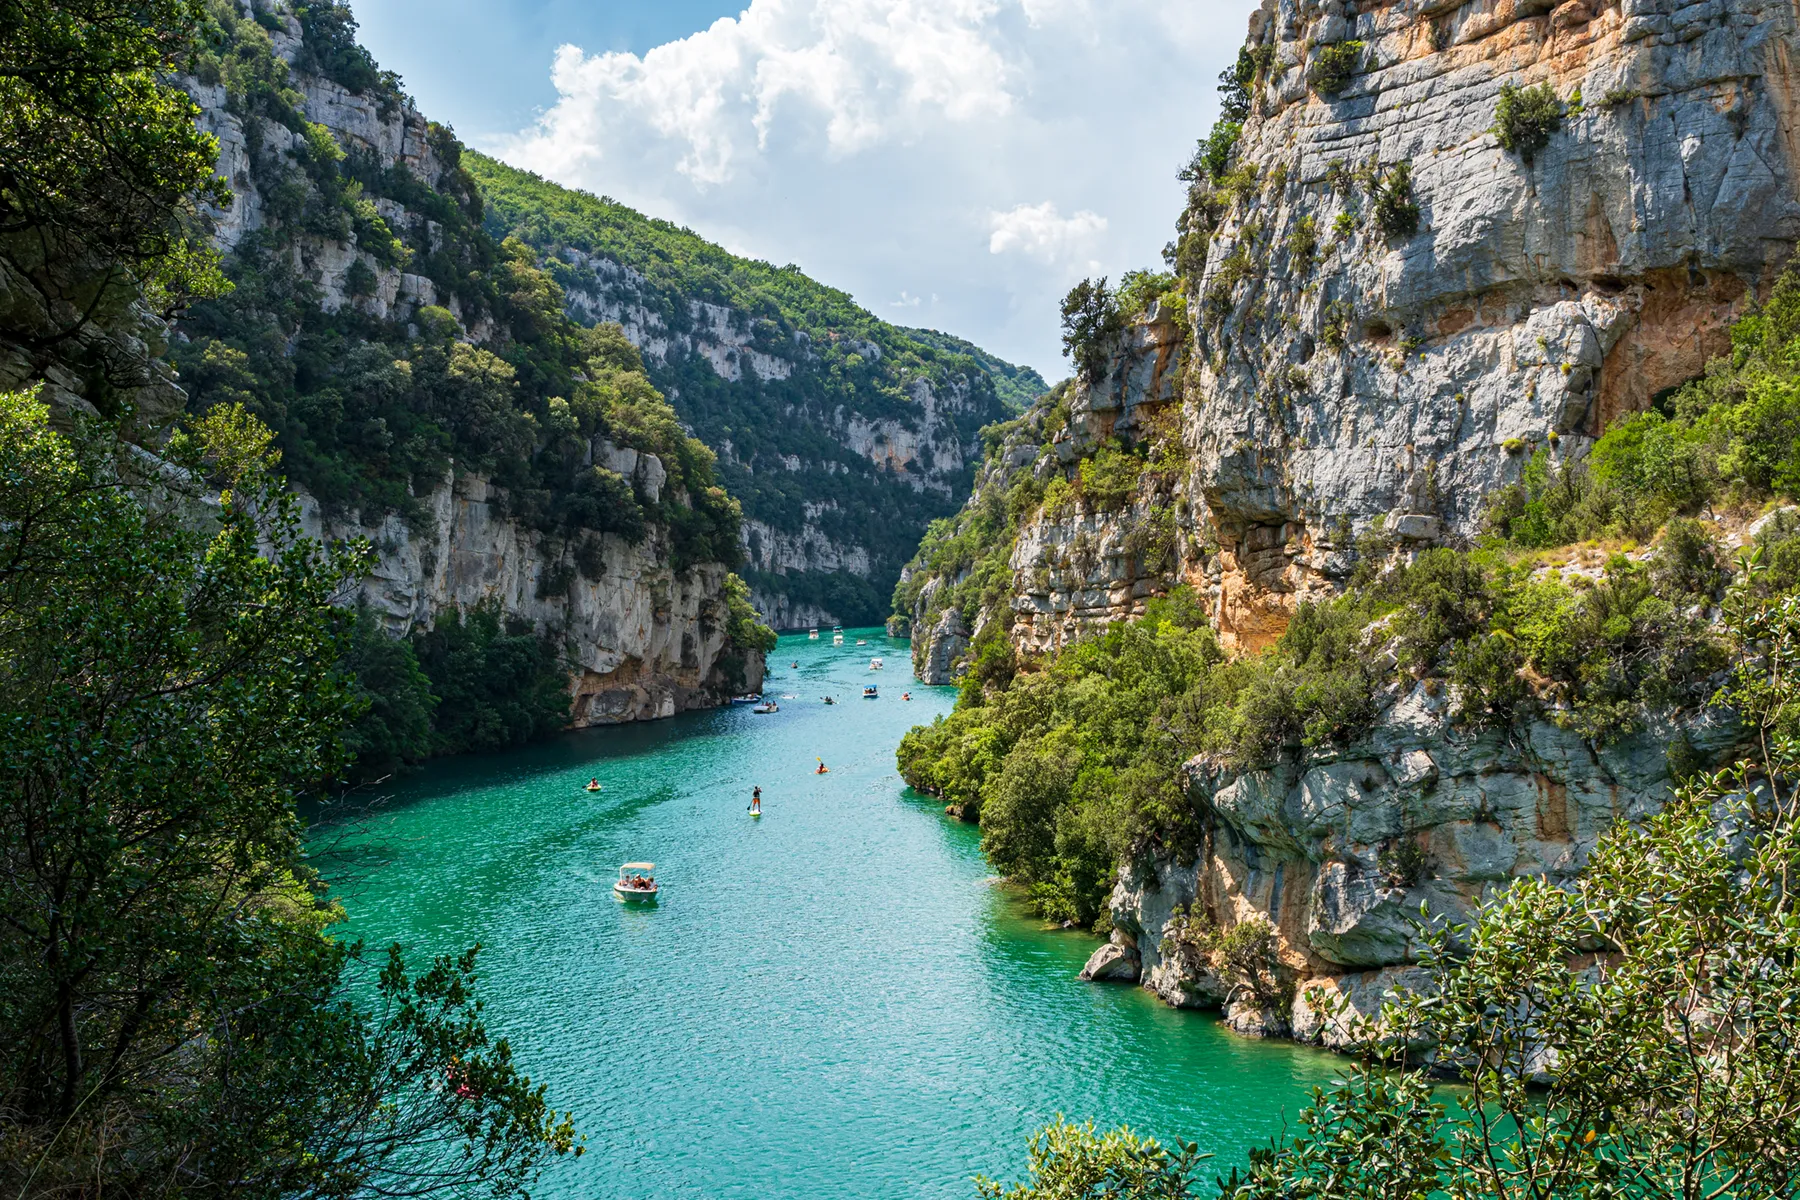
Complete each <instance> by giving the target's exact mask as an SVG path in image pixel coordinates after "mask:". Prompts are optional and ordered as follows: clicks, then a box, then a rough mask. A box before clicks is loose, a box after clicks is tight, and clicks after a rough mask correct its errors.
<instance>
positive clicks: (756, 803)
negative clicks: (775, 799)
mask: <svg viewBox="0 0 1800 1200" xmlns="http://www.w3.org/2000/svg"><path fill="white" fill-rule="evenodd" d="M750 811H751V812H753V813H761V812H762V789H761V788H759V787H753V788H751V789H750Z"/></svg>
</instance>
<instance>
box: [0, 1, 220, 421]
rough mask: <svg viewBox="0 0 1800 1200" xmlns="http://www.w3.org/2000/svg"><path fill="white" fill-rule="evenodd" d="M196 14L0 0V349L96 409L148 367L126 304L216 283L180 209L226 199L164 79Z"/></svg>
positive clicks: (166, 299) (147, 333)
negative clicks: (56, 373) (73, 389)
mask: <svg viewBox="0 0 1800 1200" xmlns="http://www.w3.org/2000/svg"><path fill="white" fill-rule="evenodd" d="M199 15H200V8H199V5H198V4H197V3H196V2H195V0H150V2H147V3H122V2H118V0H85V2H83V3H76V4H56V5H51V4H44V3H39V2H37V0H0V276H3V277H4V279H5V280H6V283H5V287H6V294H7V296H8V301H7V304H6V308H5V312H4V314H0V346H4V347H6V348H7V349H9V350H10V351H12V352H13V353H15V354H16V355H17V356H18V359H19V360H20V361H21V362H24V363H29V364H31V369H32V370H34V371H39V370H42V369H43V367H44V366H45V365H46V364H48V363H50V362H56V363H57V365H58V366H60V367H61V368H62V369H63V370H64V371H66V372H69V373H71V374H72V375H74V376H76V377H78V378H80V379H81V380H82V381H83V382H84V385H85V390H86V392H87V393H88V399H89V400H90V401H92V402H93V403H95V404H96V405H97V406H98V407H99V408H100V409H101V410H102V411H103V412H105V413H108V414H112V415H117V414H119V413H120V412H122V411H123V409H124V407H125V406H126V405H127V404H128V403H129V399H128V397H129V394H130V390H131V388H132V387H134V386H141V385H144V384H147V383H149V382H151V381H152V380H153V379H155V378H156V375H157V369H156V365H155V364H154V361H153V359H152V357H151V355H150V354H148V353H146V347H145V345H144V344H143V343H144V342H146V341H147V342H150V343H154V342H155V341H156V334H155V331H154V330H153V329H151V328H150V327H148V326H143V325H142V322H141V321H140V319H139V317H138V315H137V314H136V313H134V312H133V308H134V306H136V305H139V304H140V303H147V304H148V306H149V307H151V308H154V309H156V310H159V311H160V312H162V313H165V314H167V313H173V312H176V311H178V310H179V309H180V308H181V307H182V306H183V305H184V304H185V303H187V301H188V300H189V299H190V298H192V297H194V296H203V295H210V294H215V293H217V292H218V291H220V290H221V289H222V288H223V286H224V281H223V279H222V278H221V277H220V276H219V274H218V269H217V257H216V255H214V254H213V253H212V251H211V249H210V247H209V246H208V245H207V244H206V241H205V238H204V237H203V236H202V234H201V231H200V229H199V227H198V224H197V222H196V220H195V218H196V214H197V209H198V205H199V204H201V203H213V204H225V203H228V202H229V200H230V190H229V189H228V188H227V187H226V186H225V184H224V182H223V181H222V180H218V179H215V178H214V175H213V164H214V162H215V161H216V160H217V157H218V144H217V142H216V141H215V140H214V139H213V137H212V136H211V135H209V134H206V133H202V132H201V131H200V130H199V129H197V128H196V127H195V124H194V118H195V116H196V112H197V110H196V108H195V106H194V104H193V102H192V101H191V100H189V99H188V98H187V96H186V95H185V94H184V93H182V92H181V91H180V90H178V89H176V88H174V87H172V86H170V85H169V84H168V83H167V82H166V79H167V76H168V75H169V74H170V73H171V72H174V71H179V70H181V69H183V68H184V67H185V66H187V65H188V64H189V63H190V62H191V61H192V59H193V57H194V55H195V53H196V51H197V49H198V39H197V38H196V36H195V35H196V32H197V24H198V19H199ZM96 333H99V334H101V335H102V336H93V335H94V334H96ZM114 334H117V335H122V336H112V335H114ZM140 338H141V339H143V340H142V341H140Z"/></svg>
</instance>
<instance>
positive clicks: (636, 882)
mask: <svg viewBox="0 0 1800 1200" xmlns="http://www.w3.org/2000/svg"><path fill="white" fill-rule="evenodd" d="M655 870H656V864H655V863H647V862H628V863H626V864H625V865H624V866H622V867H620V868H619V878H618V881H617V882H616V883H614V884H613V894H614V895H615V896H617V897H619V899H621V900H654V899H656V890H657V889H656V876H655V875H653V874H652V872H653V871H655Z"/></svg>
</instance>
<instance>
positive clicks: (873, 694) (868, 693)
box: [863, 683, 881, 700]
mask: <svg viewBox="0 0 1800 1200" xmlns="http://www.w3.org/2000/svg"><path fill="white" fill-rule="evenodd" d="M880 695H881V693H879V692H877V691H876V690H875V685H874V684H872V683H871V684H870V685H869V686H868V687H866V688H864V689H863V699H864V700H875V699H878V698H879V697H880Z"/></svg>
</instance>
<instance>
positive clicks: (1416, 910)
mask: <svg viewBox="0 0 1800 1200" xmlns="http://www.w3.org/2000/svg"><path fill="white" fill-rule="evenodd" d="M1409 688H1410V690H1406V691H1401V690H1400V685H1398V684H1396V685H1393V687H1392V688H1390V689H1389V693H1390V694H1386V695H1384V696H1383V698H1382V702H1383V704H1384V711H1383V714H1382V716H1381V718H1380V719H1379V720H1378V721H1377V723H1376V724H1375V726H1374V727H1373V728H1372V729H1371V730H1370V732H1369V733H1368V734H1366V735H1365V736H1363V737H1361V738H1359V739H1357V740H1356V741H1354V742H1352V743H1350V744H1349V745H1347V746H1344V747H1341V748H1334V749H1332V750H1331V751H1329V752H1317V753H1312V754H1302V753H1300V752H1298V751H1292V752H1288V753H1286V754H1284V755H1283V756H1282V757H1281V758H1280V759H1278V760H1277V761H1276V762H1275V763H1274V764H1272V765H1270V766H1268V767H1264V768H1259V769H1255V770H1242V769H1233V768H1227V767H1222V766H1220V765H1218V764H1216V763H1212V762H1208V761H1206V760H1204V759H1195V760H1193V761H1191V762H1189V763H1188V764H1187V766H1186V768H1185V769H1184V772H1183V773H1184V777H1185V780H1186V783H1187V787H1188V792H1189V795H1190V797H1191V798H1192V800H1193V802H1194V804H1195V806H1196V808H1197V809H1198V810H1199V811H1200V812H1201V813H1202V814H1203V818H1204V824H1205V827H1206V834H1205V840H1204V843H1203V845H1202V846H1201V847H1200V848H1199V850H1198V853H1197V854H1195V855H1192V856H1190V857H1189V858H1188V860H1187V861H1185V862H1184V861H1182V857H1181V856H1178V855H1173V854H1152V855H1150V856H1148V857H1147V858H1145V859H1144V860H1143V861H1141V862H1137V863H1132V864H1127V865H1126V867H1125V868H1124V869H1122V870H1121V873H1120V878H1119V882H1118V885H1117V886H1116V887H1115V888H1114V890H1113V894H1112V900H1111V912H1112V920H1113V924H1114V927H1115V933H1114V935H1113V941H1114V942H1115V943H1117V944H1119V945H1120V946H1121V947H1122V948H1123V949H1124V950H1127V951H1129V952H1130V953H1131V954H1132V955H1135V957H1136V960H1137V961H1138V962H1139V963H1140V964H1141V968H1140V969H1141V972H1142V976H1141V977H1142V982H1143V985H1144V986H1145V987H1147V988H1150V989H1151V990H1153V991H1155V992H1156V993H1157V994H1158V995H1160V996H1162V997H1163V998H1164V999H1166V1000H1168V1001H1169V1002H1170V1003H1172V1004H1178V1005H1181V1006H1184V1007H1220V1006H1222V1005H1225V1004H1226V1003H1228V1001H1229V1000H1230V999H1231V996H1230V994H1229V992H1228V990H1227V988H1226V986H1225V985H1224V984H1223V983H1221V981H1219V980H1218V979H1217V978H1216V977H1215V976H1213V975H1212V974H1211V973H1210V972H1209V971H1207V970H1205V969H1204V968H1203V967H1198V966H1196V965H1195V964H1194V963H1193V962H1191V961H1188V960H1186V959H1184V958H1183V957H1182V956H1181V955H1180V954H1178V953H1172V952H1171V949H1170V945H1169V940H1168V939H1169V935H1170V934H1171V932H1172V931H1173V930H1174V929H1175V927H1176V910H1177V909H1178V908H1179V909H1181V910H1182V911H1183V912H1184V913H1185V914H1188V915H1190V916H1192V917H1194V918H1197V919H1199V920H1200V921H1201V922H1202V923H1203V924H1204V925H1205V926H1206V927H1208V928H1212V929H1228V928H1230V927H1232V926H1234V925H1238V924H1241V923H1243V922H1245V921H1267V922H1268V923H1269V924H1270V925H1271V926H1273V928H1274V930H1275V934H1276V939H1277V945H1278V947H1279V949H1278V955H1279V959H1280V962H1281V970H1282V972H1283V974H1284V975H1285V976H1286V977H1287V978H1288V980H1289V981H1290V982H1291V983H1292V984H1293V985H1294V986H1293V989H1292V991H1293V997H1292V1000H1291V1001H1290V1002H1289V1004H1288V1007H1287V1009H1286V1010H1285V1011H1282V1012H1278V1013H1273V1014H1268V1013H1265V1014H1262V1015H1263V1017H1264V1018H1266V1019H1264V1020H1263V1021H1262V1023H1261V1024H1260V1025H1257V1024H1256V1023H1255V1022H1251V1021H1249V1020H1248V1018H1246V1020H1245V1021H1244V1022H1243V1025H1244V1030H1243V1031H1244V1032H1253V1033H1270V1032H1274V1033H1280V1032H1290V1031H1291V1033H1292V1034H1293V1036H1295V1037H1299V1038H1301V1039H1302V1040H1308V1041H1320V1042H1324V1043H1326V1044H1330V1045H1342V1044H1344V1041H1345V1039H1346V1038H1347V1036H1348V1032H1349V1029H1348V1025H1347V1021H1348V1020H1349V1018H1350V1017H1351V1016H1353V1015H1354V1014H1353V1013H1350V1014H1339V1013H1335V1012H1334V1009H1333V1007H1332V1004H1331V1003H1328V1001H1330V1000H1332V999H1333V998H1334V997H1345V998H1348V1000H1349V1002H1350V1003H1351V1004H1352V1007H1353V1009H1354V1010H1355V1012H1361V1013H1364V1014H1365V1015H1367V1014H1370V1013H1373V1012H1375V1011H1376V1010H1377V1009H1379V1007H1380V1001H1381V999H1382V998H1383V997H1384V996H1385V995H1386V993H1387V991H1388V990H1389V989H1391V988H1393V987H1395V986H1402V985H1404V986H1413V987H1416V986H1419V985H1420V983H1421V982H1422V981H1423V978H1424V975H1423V972H1421V971H1420V970H1418V969H1417V967H1416V966H1414V963H1415V962H1416V959H1417V954H1418V949H1419V945H1418V937H1419V930H1418V925H1417V922H1418V921H1419V919H1420V914H1421V912H1422V911H1423V912H1425V913H1428V914H1430V915H1431V916H1434V917H1443V918H1446V919H1449V920H1452V921H1466V920H1468V919H1469V918H1470V916H1471V915H1472V914H1473V912H1474V910H1475V909H1476V907H1477V906H1478V905H1479V904H1480V903H1481V902H1482V901H1483V900H1484V899H1486V898H1488V897H1489V896H1491V895H1492V894H1493V893H1494V892H1495V891H1496V890H1497V889H1499V888H1503V887H1505V886H1506V885H1507V884H1509V883H1510V882H1512V881H1513V880H1514V879H1518V878H1523V877H1527V876H1537V877H1542V876H1548V877H1549V878H1552V879H1559V880H1567V879H1572V878H1573V877H1574V876H1575V875H1577V874H1578V873H1579V872H1580V871H1581V870H1582V869H1583V868H1584V867H1585V866H1586V864H1587V859H1588V855H1589V853H1590V852H1591V851H1592V849H1593V847H1594V844H1595V842H1596V841H1597V840H1598V839H1599V837H1600V835H1601V834H1602V833H1604V832H1605V831H1606V830H1607V829H1608V828H1610V827H1611V826H1613V825H1614V824H1616V823H1617V822H1619V821H1621V820H1627V821H1629V820H1636V819H1640V818H1642V817H1644V816H1647V815H1649V814H1650V813H1653V812H1655V811H1656V810H1657V809H1658V808H1660V807H1661V806H1662V804H1663V802H1664V801H1665V800H1666V799H1667V798H1668V796H1669V790H1670V786H1671V780H1670V774H1669V766H1668V759H1667V750H1668V745H1669V743H1670V742H1671V741H1672V740H1674V739H1675V738H1676V737H1677V736H1678V735H1679V736H1680V737H1682V738H1684V739H1686V740H1687V742H1688V744H1689V745H1690V746H1691V747H1692V748H1693V749H1694V750H1695V751H1697V752H1698V753H1700V754H1701V755H1703V756H1713V755H1717V754H1718V753H1720V752H1722V751H1723V750H1724V749H1725V748H1726V747H1728V746H1729V745H1730V744H1731V743H1732V742H1733V741H1734V740H1735V738H1736V737H1737V735H1738V731H1737V729H1736V728H1735V726H1734V724H1733V723H1732V722H1731V721H1730V720H1729V719H1728V718H1727V717H1725V716H1724V715H1721V714H1717V713H1714V714H1711V715H1708V716H1704V717H1699V718H1692V719H1689V720H1687V721H1685V722H1684V723H1682V724H1680V725H1676V724H1673V723H1668V722H1664V723H1660V724H1657V725H1654V726H1652V727H1650V728H1647V729H1645V730H1642V731H1640V732H1638V733H1635V734H1633V735H1631V736H1629V737H1626V738H1624V739H1622V740H1620V741H1618V742H1616V743H1613V744H1611V745H1608V746H1606V747H1603V748H1596V747H1595V746H1593V745H1592V744H1591V743H1589V742H1588V741H1587V740H1586V739H1584V738H1582V737H1581V736H1579V735H1578V734H1576V733H1573V732H1571V731H1568V730H1564V729H1561V728H1558V727H1557V726H1556V725H1554V724H1551V723H1549V722H1546V721H1538V722H1534V723H1532V724H1531V725H1530V726H1529V727H1527V728H1525V729H1523V730H1515V729H1508V730H1487V731H1475V730H1467V729H1461V728H1459V727H1458V726H1457V725H1456V724H1455V722H1454V721H1453V719H1452V718H1451V716H1450V713H1451V711H1452V708H1453V706H1452V705H1451V704H1450V702H1449V701H1448V700H1447V698H1446V697H1445V696H1444V695H1442V694H1441V693H1438V694H1434V690H1432V689H1430V688H1428V686H1427V685H1426V684H1418V685H1409ZM1111 977H1115V978H1116V977H1119V976H1117V975H1114V976H1111Z"/></svg>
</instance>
